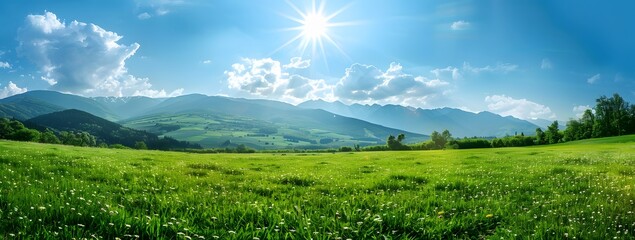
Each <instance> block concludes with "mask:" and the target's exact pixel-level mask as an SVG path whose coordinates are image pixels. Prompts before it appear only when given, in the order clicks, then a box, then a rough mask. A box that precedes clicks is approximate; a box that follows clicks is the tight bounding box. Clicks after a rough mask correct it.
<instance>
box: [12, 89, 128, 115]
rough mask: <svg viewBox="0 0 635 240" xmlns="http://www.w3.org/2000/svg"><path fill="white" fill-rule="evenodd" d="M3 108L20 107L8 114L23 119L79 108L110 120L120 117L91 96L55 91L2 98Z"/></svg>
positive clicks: (30, 92) (29, 92)
mask: <svg viewBox="0 0 635 240" xmlns="http://www.w3.org/2000/svg"><path fill="white" fill-rule="evenodd" d="M2 108H5V109H20V110H19V111H13V112H12V113H11V114H9V115H7V116H14V117H16V118H18V116H19V118H21V119H29V118H33V117H36V116H39V115H42V114H47V113H51V112H55V111H59V110H63V109H78V110H82V111H85V112H88V113H90V114H93V115H95V116H99V117H101V118H105V119H108V120H117V119H119V117H118V116H117V114H115V113H113V112H112V111H111V110H110V109H108V107H106V106H104V105H103V104H101V103H99V102H97V101H95V100H93V99H91V98H85V97H81V96H76V95H71V94H64V93H59V92H54V91H28V92H26V93H23V94H19V95H14V96H11V97H8V98H4V99H0V109H2Z"/></svg>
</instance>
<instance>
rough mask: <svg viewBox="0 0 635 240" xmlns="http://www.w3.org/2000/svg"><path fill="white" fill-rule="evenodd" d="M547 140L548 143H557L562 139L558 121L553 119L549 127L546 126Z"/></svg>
mask: <svg viewBox="0 0 635 240" xmlns="http://www.w3.org/2000/svg"><path fill="white" fill-rule="evenodd" d="M546 135H547V136H546V137H547V141H548V143H549V144H555V143H559V142H560V140H561V139H562V135H561V134H560V130H559V129H558V121H553V123H552V124H551V125H549V127H547V132H546Z"/></svg>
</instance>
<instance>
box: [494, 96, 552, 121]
mask: <svg viewBox="0 0 635 240" xmlns="http://www.w3.org/2000/svg"><path fill="white" fill-rule="evenodd" d="M485 103H487V108H488V109H489V110H490V111H491V112H494V113H497V114H500V115H503V116H514V117H516V118H520V119H538V118H542V119H555V118H556V115H555V114H554V113H553V112H551V109H550V108H549V107H547V106H545V105H542V104H538V103H535V102H532V101H529V100H527V99H514V98H511V97H508V96H505V95H492V96H487V97H485Z"/></svg>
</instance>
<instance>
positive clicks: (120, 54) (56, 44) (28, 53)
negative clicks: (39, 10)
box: [18, 12, 152, 96]
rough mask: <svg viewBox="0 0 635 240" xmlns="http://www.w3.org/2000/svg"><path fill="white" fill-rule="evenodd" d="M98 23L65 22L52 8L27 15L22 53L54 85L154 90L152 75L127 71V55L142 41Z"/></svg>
mask: <svg viewBox="0 0 635 240" xmlns="http://www.w3.org/2000/svg"><path fill="white" fill-rule="evenodd" d="M121 38H122V37H121V36H119V35H118V34H117V33H114V32H110V31H107V30H105V29H103V28H101V27H99V26H97V25H95V24H87V23H83V22H78V21H72V22H71V23H70V24H66V23H63V22H61V21H60V20H59V19H58V18H57V16H56V15H55V14H54V13H52V12H45V13H44V15H28V16H27V17H26V21H25V23H24V25H23V26H22V27H21V28H20V29H19V31H18V41H19V42H20V45H19V47H18V51H19V54H20V55H21V56H24V57H26V58H28V59H29V60H30V61H31V62H33V63H34V64H35V65H36V66H37V67H38V68H39V69H40V71H41V72H42V73H43V76H41V79H42V80H44V81H46V82H47V83H49V84H50V85H51V88H52V89H53V90H58V91H63V92H71V93H75V94H80V95H94V96H97V95H99V96H123V95H131V94H133V93H135V92H136V91H144V90H150V88H151V87H152V84H150V83H149V81H148V79H140V78H136V77H135V76H133V75H130V74H128V69H127V68H126V60H128V59H129V58H130V57H132V56H133V55H134V54H135V52H136V51H137V49H139V47H140V45H139V44H137V43H133V44H131V45H124V44H120V43H118V41H119V40H120V39H121Z"/></svg>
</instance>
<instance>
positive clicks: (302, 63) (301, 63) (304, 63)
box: [283, 57, 311, 69]
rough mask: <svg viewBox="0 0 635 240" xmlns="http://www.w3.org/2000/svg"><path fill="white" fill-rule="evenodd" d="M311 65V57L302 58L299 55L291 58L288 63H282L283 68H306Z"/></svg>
mask: <svg viewBox="0 0 635 240" xmlns="http://www.w3.org/2000/svg"><path fill="white" fill-rule="evenodd" d="M309 66H311V59H305V60H302V58H301V57H294V58H291V62H290V63H289V64H286V65H284V66H283V67H285V68H299V69H303V68H308V67H309Z"/></svg>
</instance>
